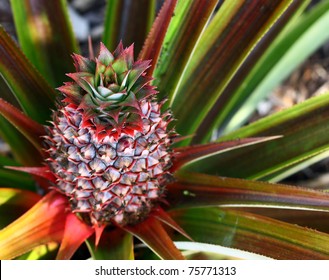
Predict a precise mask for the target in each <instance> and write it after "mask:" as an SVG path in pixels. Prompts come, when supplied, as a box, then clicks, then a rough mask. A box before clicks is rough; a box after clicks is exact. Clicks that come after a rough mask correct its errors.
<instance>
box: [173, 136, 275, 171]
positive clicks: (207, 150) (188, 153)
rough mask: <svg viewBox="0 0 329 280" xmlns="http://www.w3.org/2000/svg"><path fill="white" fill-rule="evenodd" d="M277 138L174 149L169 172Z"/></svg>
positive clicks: (242, 140) (239, 140) (251, 139)
mask: <svg viewBox="0 0 329 280" xmlns="http://www.w3.org/2000/svg"><path fill="white" fill-rule="evenodd" d="M276 138H278V137H276V136H274V137H258V138H246V139H238V140H233V141H226V142H220V143H208V144H200V145H194V146H187V147H180V148H175V149H174V158H173V167H172V168H171V171H175V170H178V169H179V168H181V167H182V166H184V165H186V164H191V163H193V162H195V161H199V160H202V159H204V158H207V157H211V156H213V155H217V154H220V153H224V152H227V151H231V150H235V149H239V148H241V147H246V146H249V145H254V144H257V143H261V142H266V141H271V140H273V139H276Z"/></svg>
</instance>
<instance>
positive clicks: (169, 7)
mask: <svg viewBox="0 0 329 280" xmlns="http://www.w3.org/2000/svg"><path fill="white" fill-rule="evenodd" d="M176 3H177V0H166V1H165V2H164V4H163V6H162V8H161V10H160V12H159V14H158V16H157V18H156V19H155V21H154V23H153V26H152V28H151V31H150V33H149V34H148V36H147V38H146V40H145V44H144V46H143V48H142V50H141V52H140V53H139V56H138V59H140V60H150V59H151V60H152V65H151V67H149V68H148V69H147V71H146V72H147V74H148V75H149V76H152V75H153V71H154V69H155V66H156V64H157V62H158V59H159V55H160V51H161V48H162V46H163V41H164V38H165V35H166V31H167V29H168V26H169V23H170V21H171V18H172V15H173V12H174V9H175V7H176Z"/></svg>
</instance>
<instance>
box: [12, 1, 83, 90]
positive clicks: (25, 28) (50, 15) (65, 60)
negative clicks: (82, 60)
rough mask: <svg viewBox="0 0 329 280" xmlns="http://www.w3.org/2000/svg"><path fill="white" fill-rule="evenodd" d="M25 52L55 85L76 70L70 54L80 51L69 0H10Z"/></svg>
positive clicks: (17, 30)
mask: <svg viewBox="0 0 329 280" xmlns="http://www.w3.org/2000/svg"><path fill="white" fill-rule="evenodd" d="M10 3H11V7H12V11H13V15H14V20H15V26H16V32H17V35H18V39H19V43H20V46H21V47H22V50H23V52H24V53H25V55H26V56H27V57H28V58H29V60H30V61H31V62H32V63H33V64H34V66H35V67H36V68H37V69H38V70H39V72H40V73H42V74H43V76H44V77H45V78H46V79H47V81H48V82H49V83H50V84H51V85H52V86H53V87H58V86H59V85H61V84H62V83H63V81H65V79H66V77H65V73H71V72H72V71H73V70H74V66H73V63H72V59H71V57H70V55H71V54H72V53H73V52H75V53H76V52H78V47H77V44H76V40H75V38H74V35H73V31H72V27H71V23H70V20H69V18H68V12H67V8H66V1H65V0H57V1H48V0H10Z"/></svg>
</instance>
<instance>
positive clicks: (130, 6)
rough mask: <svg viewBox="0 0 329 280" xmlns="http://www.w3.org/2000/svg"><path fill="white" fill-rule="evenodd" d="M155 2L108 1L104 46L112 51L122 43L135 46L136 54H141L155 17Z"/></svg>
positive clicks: (152, 0) (150, 0) (144, 0)
mask: <svg viewBox="0 0 329 280" xmlns="http://www.w3.org/2000/svg"><path fill="white" fill-rule="evenodd" d="M155 2H156V1H154V0H139V1H129V0H128V1H127V0H109V1H107V7H106V15H105V23H104V27H105V30H104V33H103V42H104V44H105V45H106V46H107V47H108V48H109V49H110V50H115V48H116V46H117V45H118V44H119V42H120V41H122V43H123V45H124V46H130V45H131V44H134V49H135V52H136V53H139V52H140V51H141V49H142V47H143V43H144V41H145V39H146V37H147V34H148V32H149V30H150V28H151V25H152V22H153V20H154V17H155V8H156V7H155ZM131 19H133V22H132V21H131Z"/></svg>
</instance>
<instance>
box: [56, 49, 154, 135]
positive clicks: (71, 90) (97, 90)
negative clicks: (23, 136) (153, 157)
mask: <svg viewBox="0 0 329 280" xmlns="http://www.w3.org/2000/svg"><path fill="white" fill-rule="evenodd" d="M73 59H74V62H75V68H76V71H77V72H76V73H70V74H67V75H68V76H69V77H70V78H72V79H73V80H74V82H67V83H65V84H64V86H62V87H60V88H58V89H59V90H60V91H61V92H62V93H63V94H64V96H65V97H66V98H64V99H63V102H66V103H67V104H70V106H71V107H72V108H74V109H76V110H80V111H83V112H84V113H83V120H82V123H83V126H85V127H89V126H92V125H96V126H97V127H98V132H99V133H98V134H99V137H105V136H113V137H116V138H117V137H119V135H120V134H121V133H126V134H129V135H132V134H133V133H134V131H136V130H138V131H141V130H142V127H143V124H142V115H143V112H142V108H141V107H140V102H141V101H142V100H150V99H152V97H153V96H154V94H156V92H157V91H156V90H155V89H154V87H152V86H150V85H149V82H150V81H151V80H152V78H151V77H147V76H146V75H145V70H146V69H147V68H148V67H149V66H150V61H149V60H148V61H134V52H133V45H131V46H130V47H128V48H126V49H124V48H123V46H122V44H121V43H120V44H119V46H118V47H117V49H116V50H115V51H114V52H113V53H111V52H110V51H109V50H108V49H107V48H106V47H105V46H104V44H102V43H101V45H100V52H99V55H98V57H96V58H95V59H88V58H85V57H83V56H81V55H78V54H74V55H73ZM105 127H106V130H105ZM110 127H111V128H112V129H110Z"/></svg>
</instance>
